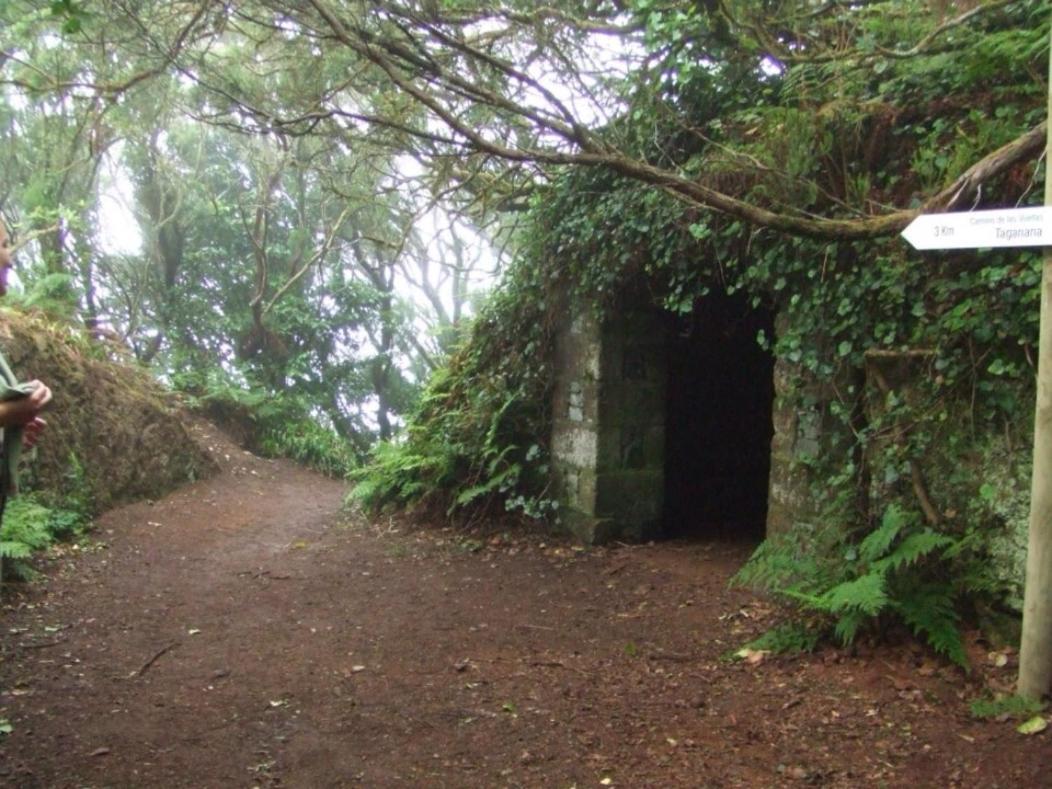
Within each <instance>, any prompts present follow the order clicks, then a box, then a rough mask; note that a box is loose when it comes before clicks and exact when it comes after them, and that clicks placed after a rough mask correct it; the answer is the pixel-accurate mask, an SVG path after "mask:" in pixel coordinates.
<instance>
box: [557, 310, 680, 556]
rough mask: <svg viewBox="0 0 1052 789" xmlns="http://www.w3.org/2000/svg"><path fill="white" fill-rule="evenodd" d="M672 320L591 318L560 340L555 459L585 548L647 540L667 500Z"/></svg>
mask: <svg viewBox="0 0 1052 789" xmlns="http://www.w3.org/2000/svg"><path fill="white" fill-rule="evenodd" d="M667 324H668V320H667V318H666V317H665V316H663V315H662V314H661V313H657V312H651V313H642V312H639V313H627V314H625V315H624V316H623V317H618V318H615V319H612V320H608V321H605V322H603V323H602V324H600V323H599V322H598V321H597V320H596V319H595V318H594V317H592V316H591V315H590V313H588V312H584V313H581V314H578V315H576V316H574V317H573V318H572V319H568V320H567V322H566V324H565V325H564V326H563V328H562V330H561V331H560V332H559V334H558V337H557V339H556V347H555V384H554V391H553V426H552V442H551V446H552V460H553V474H554V479H553V483H554V487H555V492H556V496H557V497H558V499H559V501H560V503H561V505H562V507H561V510H560V512H561V519H562V521H563V523H564V524H565V525H566V526H567V527H568V528H569V529H570V530H571V531H573V532H574V533H575V534H576V535H577V536H578V537H579V538H580V539H582V540H583V541H585V542H589V543H594V542H604V541H607V540H610V539H628V540H631V539H637V540H638V539H645V538H648V537H651V536H654V535H656V534H657V533H658V531H659V530H660V522H661V515H662V503H663V497H664V453H665V419H664V413H665V408H664V400H665V378H666V371H665V353H666V352H667V351H666V336H667V335H666V332H667Z"/></svg>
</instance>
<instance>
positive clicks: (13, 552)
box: [0, 494, 86, 580]
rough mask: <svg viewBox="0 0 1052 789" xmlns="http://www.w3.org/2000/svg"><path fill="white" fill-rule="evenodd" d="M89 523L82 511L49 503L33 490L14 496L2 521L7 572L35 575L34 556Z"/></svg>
mask: <svg viewBox="0 0 1052 789" xmlns="http://www.w3.org/2000/svg"><path fill="white" fill-rule="evenodd" d="M85 523H86V519H85V517H84V515H83V514H81V513H80V512H76V511H73V510H66V509H61V508H52V507H48V506H46V505H45V504H43V503H41V502H40V500H39V499H38V498H37V497H36V496H34V495H33V494H28V495H25V496H20V497H19V498H16V499H12V500H11V501H9V502H8V503H7V508H6V509H5V511H4V519H3V523H2V524H0V557H3V572H4V576H5V577H8V576H10V577H13V578H18V579H22V580H27V579H29V578H31V577H32V576H33V569H32V567H31V566H30V564H29V559H30V557H31V556H32V555H33V554H34V553H35V552H37V551H42V550H44V549H45V548H47V547H48V546H50V545H51V544H52V543H54V542H55V541H56V540H59V539H61V538H63V537H68V536H70V535H75V534H78V533H80V532H81V530H82V529H83V528H84V526H85Z"/></svg>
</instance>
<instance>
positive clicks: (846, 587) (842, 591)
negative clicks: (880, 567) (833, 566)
mask: <svg viewBox="0 0 1052 789" xmlns="http://www.w3.org/2000/svg"><path fill="white" fill-rule="evenodd" d="M885 583H886V579H885V577H884V574H883V573H880V572H869V573H866V574H865V575H861V576H859V577H858V578H855V579H854V580H851V581H844V582H843V583H840V584H837V585H836V586H834V587H833V588H832V589H830V590H829V591H828V592H826V593H825V594H823V595H822V596H821V597H820V598H819V605H820V606H821V608H822V610H824V611H826V612H827V613H830V614H843V613H844V612H848V611H858V612H859V613H862V614H865V615H867V616H876V615H877V614H879V613H880V612H881V611H882V610H883V609H884V606H886V605H887V603H888V595H887V591H886V589H885Z"/></svg>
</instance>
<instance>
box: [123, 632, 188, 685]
mask: <svg viewBox="0 0 1052 789" xmlns="http://www.w3.org/2000/svg"><path fill="white" fill-rule="evenodd" d="M181 643H182V642H181V641H173V642H172V643H171V644H168V645H167V646H165V647H161V649H159V650H157V652H155V653H154V655H153V657H151V658H150V659H149V660H147V661H146V662H145V663H143V664H142V666H140V667H139V670H138V671H133V672H132V673H131V674H130V675H129V676H130V677H141V676H142V675H143V674H145V673H146V672H147V671H149V670H150V667H151V666H152V665H153V664H154V663H156V662H157V661H158V660H160V658H161V657H162V656H163V655H164V654H165V653H167V652H169V651H170V650H172V649H175V648H176V647H177V646H179V645H180V644H181Z"/></svg>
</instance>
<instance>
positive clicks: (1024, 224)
mask: <svg viewBox="0 0 1052 789" xmlns="http://www.w3.org/2000/svg"><path fill="white" fill-rule="evenodd" d="M902 237H903V238H904V239H906V240H907V241H909V242H910V244H912V245H913V247H914V249H921V250H928V249H984V248H987V247H989V248H993V247H1040V246H1044V245H1046V244H1052V207H1050V206H1038V207H1036V208H1007V209H1004V210H1000V211H961V212H959V213H955V214H921V215H920V216H918V217H917V218H916V219H914V220H913V221H912V222H910V224H909V226H908V227H907V228H906V229H905V230H903V231H902Z"/></svg>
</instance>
